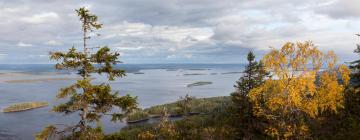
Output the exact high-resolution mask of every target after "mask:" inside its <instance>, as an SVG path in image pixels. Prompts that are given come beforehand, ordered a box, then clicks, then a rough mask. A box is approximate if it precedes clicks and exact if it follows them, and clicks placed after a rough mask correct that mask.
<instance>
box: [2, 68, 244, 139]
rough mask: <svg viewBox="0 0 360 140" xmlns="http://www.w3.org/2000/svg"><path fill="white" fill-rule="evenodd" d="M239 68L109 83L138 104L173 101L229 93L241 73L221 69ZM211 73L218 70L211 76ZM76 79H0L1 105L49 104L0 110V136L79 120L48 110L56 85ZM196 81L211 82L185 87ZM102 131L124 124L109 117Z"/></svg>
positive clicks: (156, 72)
mask: <svg viewBox="0 0 360 140" xmlns="http://www.w3.org/2000/svg"><path fill="white" fill-rule="evenodd" d="M234 71H241V69H240V70H239V69H233V68H228V69H227V68H220V69H206V70H198V69H194V70H181V69H180V70H166V69H147V70H140V72H143V73H144V74H132V73H129V74H128V75H127V76H126V77H123V78H119V79H117V80H116V81H112V82H110V84H111V86H112V88H113V90H119V91H120V94H130V95H132V96H137V97H138V102H139V106H140V107H142V108H144V107H150V106H153V105H158V104H163V103H169V102H173V101H176V100H177V99H179V97H181V96H185V95H186V94H189V95H191V96H196V97H214V96H225V95H229V94H230V93H231V92H232V91H233V84H234V83H235V81H236V80H237V79H238V78H239V77H240V75H241V74H239V73H234V74H221V73H224V72H234ZM189 73H203V74H206V75H191V76H184V75H183V74H189ZM211 73H217V74H216V75H212V74H211ZM64 76H65V77H74V76H75V75H64V74H51V73H46V74H45V75H38V74H37V75H35V76H34V75H29V74H28V75H20V76H19V77H16V76H10V77H6V76H3V75H2V77H1V75H0V79H1V80H0V81H4V80H9V79H10V80H11V79H21V78H23V79H32V78H34V77H35V78H36V77H42V78H43V77H47V78H48V77H51V78H52V77H64ZM95 77H96V79H95V80H94V83H101V82H103V81H106V80H105V79H106V77H105V76H95ZM74 81H75V80H74V79H72V80H53V81H40V82H27V83H4V82H0V108H4V107H5V106H8V105H10V104H13V103H19V102H28V101H48V102H49V103H50V105H49V106H48V107H44V108H39V109H34V110H29V111H24V112H17V113H0V139H33V137H34V134H35V133H36V132H39V131H40V130H41V129H42V128H43V127H45V126H47V125H49V124H71V123H75V122H76V121H77V120H78V115H77V114H73V115H70V116H65V117H64V116H63V115H62V114H58V113H53V112H49V110H50V109H51V107H52V106H53V105H55V104H57V103H59V102H60V101H57V100H55V96H56V93H57V91H58V89H59V88H61V87H65V86H67V85H70V84H72V83H73V82H74ZM197 81H210V82H213V84H211V85H205V86H199V87H192V88H187V87H186V86H187V84H191V83H193V82H197ZM103 126H104V129H105V132H107V133H110V132H114V131H118V130H119V129H120V128H122V127H124V126H125V123H112V122H110V116H105V117H104V118H103Z"/></svg>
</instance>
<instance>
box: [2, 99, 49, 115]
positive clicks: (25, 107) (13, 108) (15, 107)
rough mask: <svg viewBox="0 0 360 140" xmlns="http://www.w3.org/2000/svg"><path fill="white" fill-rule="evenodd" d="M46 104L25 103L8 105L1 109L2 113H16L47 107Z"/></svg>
mask: <svg viewBox="0 0 360 140" xmlns="http://www.w3.org/2000/svg"><path fill="white" fill-rule="evenodd" d="M48 105H49V104H48V103H47V102H26V103H18V104H13V105H10V106H9V107H6V108H4V109H3V112H5V113H8V112H18V111H25V110H29V109H35V108H40V107H45V106H48Z"/></svg>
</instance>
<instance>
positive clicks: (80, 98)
mask: <svg viewBox="0 0 360 140" xmlns="http://www.w3.org/2000/svg"><path fill="white" fill-rule="evenodd" d="M76 13H77V15H78V16H79V17H80V21H81V23H82V32H83V50H82V51H78V50H77V49H76V48H75V47H72V48H71V49H69V51H67V52H51V53H50V55H51V56H50V59H52V60H56V61H58V62H59V63H57V64H56V65H55V68H56V69H59V70H63V69H69V70H71V69H72V70H77V72H78V75H79V76H80V77H81V79H80V80H77V81H76V83H74V84H73V85H70V86H68V87H65V88H62V89H60V91H59V93H58V94H57V96H56V97H57V99H65V100H68V101H67V102H65V103H61V104H59V105H57V106H55V107H54V108H53V109H52V111H54V112H58V113H63V114H65V115H69V114H74V113H78V114H79V116H80V120H79V121H78V123H76V124H74V125H71V126H67V125H65V127H64V126H60V127H59V126H56V125H50V126H48V127H46V128H45V129H43V131H42V132H41V133H39V134H38V135H37V136H36V137H37V139H53V138H62V137H64V136H65V137H67V138H69V139H101V138H102V136H103V133H102V130H101V127H100V123H101V122H100V118H101V117H102V116H104V115H112V120H113V121H117V120H121V119H122V117H124V115H126V114H127V113H129V112H131V111H132V110H133V109H135V108H137V102H136V98H133V97H131V96H129V95H125V96H120V95H119V93H118V92H113V91H112V90H111V86H110V85H109V84H105V83H102V84H98V85H95V84H92V82H91V80H92V78H91V77H92V74H99V75H101V74H106V75H107V77H108V79H109V80H114V79H115V78H116V77H122V76H125V71H124V70H120V69H116V68H115V65H116V64H117V63H119V61H118V57H119V55H120V54H119V53H117V52H111V51H110V48H108V47H107V46H104V47H99V49H98V50H97V51H96V52H92V50H90V49H92V48H89V47H88V45H87V41H88V40H89V39H90V36H89V32H92V31H94V30H97V29H100V28H101V27H102V24H100V23H98V22H97V19H98V18H97V16H96V15H94V14H91V13H90V12H89V10H87V9H86V8H84V7H83V8H80V9H78V10H76ZM113 107H118V108H119V109H120V110H121V111H120V112H118V113H109V112H110V111H111V110H112V109H113ZM94 124H97V127H95V128H93V126H94ZM60 128H61V129H62V130H59V129H60Z"/></svg>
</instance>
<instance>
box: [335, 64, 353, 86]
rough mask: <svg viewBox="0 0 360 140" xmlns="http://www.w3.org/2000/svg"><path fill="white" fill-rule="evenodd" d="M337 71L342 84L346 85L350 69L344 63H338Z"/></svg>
mask: <svg viewBox="0 0 360 140" xmlns="http://www.w3.org/2000/svg"><path fill="white" fill-rule="evenodd" d="M338 71H339V73H340V75H341V80H342V81H343V82H344V85H348V84H349V81H350V74H351V70H350V69H349V68H348V67H347V66H346V65H339V67H338Z"/></svg>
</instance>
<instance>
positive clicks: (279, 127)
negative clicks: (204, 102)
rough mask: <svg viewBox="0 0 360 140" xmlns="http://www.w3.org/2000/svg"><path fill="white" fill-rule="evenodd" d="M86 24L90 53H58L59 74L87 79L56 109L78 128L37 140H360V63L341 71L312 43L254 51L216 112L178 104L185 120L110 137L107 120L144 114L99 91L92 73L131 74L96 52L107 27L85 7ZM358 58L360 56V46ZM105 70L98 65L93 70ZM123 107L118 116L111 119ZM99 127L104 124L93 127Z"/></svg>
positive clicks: (165, 120) (125, 99) (51, 130)
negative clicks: (96, 35) (93, 45)
mask: <svg viewBox="0 0 360 140" xmlns="http://www.w3.org/2000/svg"><path fill="white" fill-rule="evenodd" d="M77 14H78V16H79V17H80V20H81V21H82V23H83V24H82V27H83V33H84V36H83V42H84V46H83V47H84V50H83V51H77V50H76V49H75V48H71V49H70V50H69V51H68V52H54V53H51V59H55V60H58V61H59V64H57V65H56V68H57V69H69V68H71V69H77V70H78V74H79V75H80V76H82V77H83V79H81V80H78V81H77V82H76V83H75V84H73V85H70V86H69V87H66V88H62V89H60V92H59V94H58V95H57V98H68V99H69V100H68V102H66V103H63V104H60V105H58V106H55V107H54V109H53V111H55V112H59V113H64V114H73V113H78V114H79V116H80V120H79V122H78V123H77V124H75V125H71V126H65V127H64V126H54V125H50V126H48V127H46V128H45V129H44V130H43V131H42V132H41V133H39V134H38V135H37V139H143V140H152V139H160V140H168V139H170V140H176V139H181V140H184V139H204V140H210V139H214V140H218V139H356V138H358V137H360V95H359V94H360V93H359V90H360V89H359V87H360V79H359V76H360V73H359V69H360V60H355V61H354V62H352V63H351V64H350V65H349V66H347V65H344V64H341V65H337V58H336V55H335V54H334V52H332V51H330V52H326V53H324V52H321V51H320V50H318V49H317V48H316V47H315V46H314V44H312V43H311V42H297V43H290V42H289V43H286V44H284V45H283V46H282V47H281V48H280V49H272V50H271V51H270V52H269V53H267V54H266V55H265V56H264V57H263V58H262V59H261V60H260V61H259V62H257V61H255V55H254V54H253V53H252V52H249V54H248V56H247V60H248V64H247V66H246V67H245V70H244V75H243V76H241V77H240V79H239V80H238V81H237V82H236V84H235V85H234V87H235V89H236V90H235V92H233V93H232V94H231V97H230V98H231V101H228V103H226V104H225V103H224V104H223V105H219V106H216V107H212V110H211V111H210V112H211V113H208V114H205V115H190V111H189V110H191V108H192V107H193V106H191V105H190V102H191V100H193V99H192V98H191V97H188V96H187V97H185V98H184V99H182V100H180V101H179V103H180V104H179V107H180V108H181V109H182V113H183V114H184V116H183V118H182V119H181V120H177V121H171V120H169V114H168V111H167V109H164V110H163V111H162V113H163V115H162V117H161V121H160V122H159V123H155V124H145V125H142V126H129V127H126V128H124V129H122V130H120V131H119V132H118V133H114V134H111V135H105V134H104V133H103V131H102V128H101V122H100V119H101V118H102V117H103V116H104V115H111V116H112V117H113V120H114V121H121V120H122V119H123V118H125V117H126V116H127V115H128V114H129V113H131V112H132V111H134V110H136V109H137V100H136V98H134V97H131V96H129V95H126V96H120V95H119V94H118V93H116V92H112V91H111V87H110V86H109V85H107V84H99V85H93V84H92V83H91V78H90V77H91V73H99V74H102V73H104V74H107V75H108V78H109V80H114V78H116V77H122V76H124V75H125V73H124V71H123V70H117V69H115V68H114V67H113V66H114V65H115V64H116V63H118V56H119V54H118V53H111V52H110V49H109V48H107V47H101V48H100V49H99V50H97V51H96V52H92V51H91V50H90V49H89V48H88V47H87V44H86V41H87V40H88V39H89V38H90V37H89V36H87V33H88V32H91V31H93V30H95V29H99V28H101V27H102V24H99V23H97V17H96V16H95V15H93V14H91V13H89V11H88V10H87V9H85V8H80V9H79V10H77ZM355 53H358V54H360V46H359V45H358V46H357V49H356V50H355ZM93 64H98V65H99V67H94V66H93ZM113 107H118V108H119V109H120V110H121V111H120V112H118V113H111V114H110V113H109V112H110V111H111V109H112V108H113ZM94 123H95V124H97V125H96V126H94Z"/></svg>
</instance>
